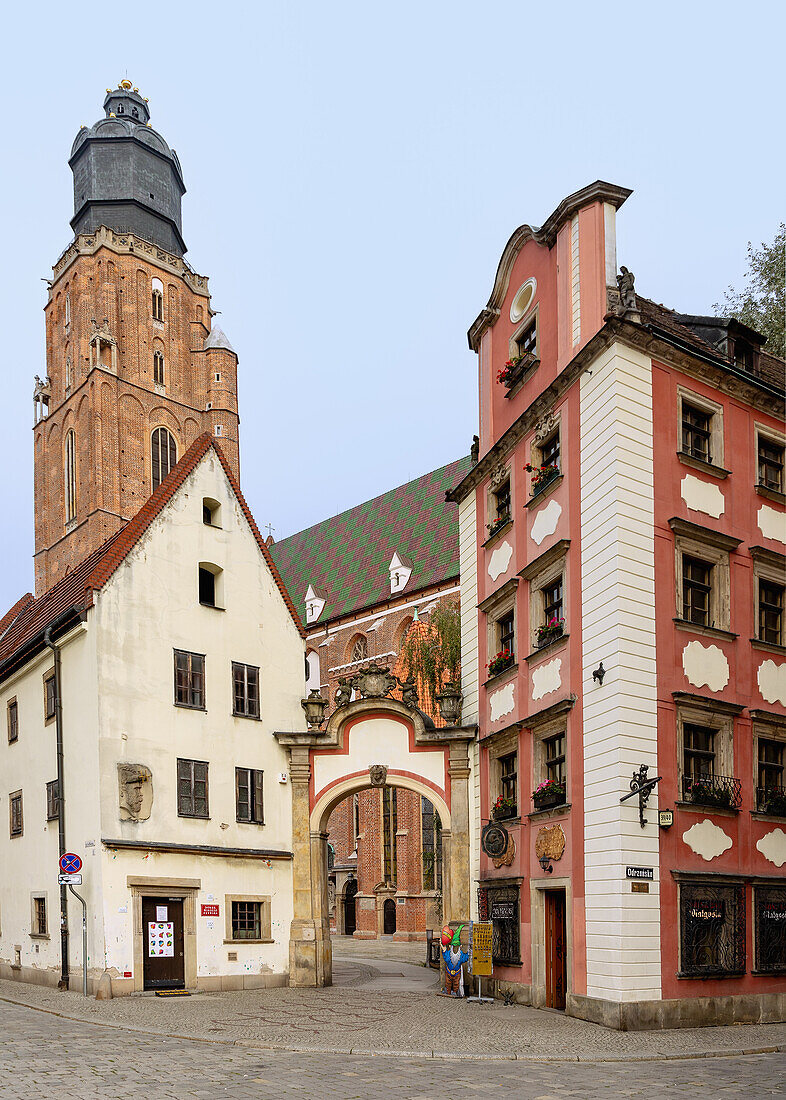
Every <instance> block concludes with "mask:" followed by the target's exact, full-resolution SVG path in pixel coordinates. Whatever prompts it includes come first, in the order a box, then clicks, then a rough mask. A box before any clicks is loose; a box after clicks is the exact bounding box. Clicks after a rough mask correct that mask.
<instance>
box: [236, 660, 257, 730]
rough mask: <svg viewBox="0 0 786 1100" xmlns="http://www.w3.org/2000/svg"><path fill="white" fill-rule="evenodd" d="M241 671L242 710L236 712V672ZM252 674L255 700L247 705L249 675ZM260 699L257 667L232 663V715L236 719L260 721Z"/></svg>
mask: <svg viewBox="0 0 786 1100" xmlns="http://www.w3.org/2000/svg"><path fill="white" fill-rule="evenodd" d="M241 669H242V672H243V678H242V686H243V709H242V710H238V706H237V703H238V685H239V680H238V672H239V671H240V670H241ZM250 672H253V673H254V680H255V692H256V698H255V700H253V701H252V702H251V704H250V703H249V690H248V685H249V673H250ZM259 704H260V698H259V666H258V665H245V664H243V663H242V662H241V661H233V662H232V714H233V715H234V716H235V717H236V718H251V719H253V720H254V721H257V722H258V721H259V720H260V705H259Z"/></svg>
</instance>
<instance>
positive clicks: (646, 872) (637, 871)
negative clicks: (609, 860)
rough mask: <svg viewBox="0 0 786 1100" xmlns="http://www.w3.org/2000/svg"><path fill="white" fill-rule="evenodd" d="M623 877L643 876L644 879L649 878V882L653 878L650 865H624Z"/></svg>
mask: <svg viewBox="0 0 786 1100" xmlns="http://www.w3.org/2000/svg"><path fill="white" fill-rule="evenodd" d="M625 877H626V878H645V879H649V880H650V882H652V879H653V874H652V868H651V867H626V868H625Z"/></svg>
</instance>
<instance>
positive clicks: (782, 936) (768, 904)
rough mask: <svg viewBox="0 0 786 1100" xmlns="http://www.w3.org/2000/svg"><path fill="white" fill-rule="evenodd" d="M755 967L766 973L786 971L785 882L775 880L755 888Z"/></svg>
mask: <svg viewBox="0 0 786 1100" xmlns="http://www.w3.org/2000/svg"><path fill="white" fill-rule="evenodd" d="M753 919H754V921H755V933H756V935H755V939H756V969H757V970H759V971H762V972H764V973H767V974H783V973H784V972H786V886H784V885H783V884H782V883H772V884H770V885H767V886H754V888H753Z"/></svg>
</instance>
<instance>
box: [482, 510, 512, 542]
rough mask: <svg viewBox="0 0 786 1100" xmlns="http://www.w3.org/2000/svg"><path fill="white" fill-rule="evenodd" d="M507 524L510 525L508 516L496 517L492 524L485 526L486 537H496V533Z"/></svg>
mask: <svg viewBox="0 0 786 1100" xmlns="http://www.w3.org/2000/svg"><path fill="white" fill-rule="evenodd" d="M508 523H510V516H509V515H502V516H497V518H496V519H495V520H494V521H493V522H492V523H487V524H486V530H487V531H488V537H489V538H492V537H493V536H494V535H496V533H497V531H501V530H502V528H503V527H505V526H506V525H507V524H508Z"/></svg>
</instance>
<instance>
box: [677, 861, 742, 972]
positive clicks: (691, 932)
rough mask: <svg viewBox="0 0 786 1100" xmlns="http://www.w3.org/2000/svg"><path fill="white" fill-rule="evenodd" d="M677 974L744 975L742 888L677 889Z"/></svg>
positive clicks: (696, 886)
mask: <svg viewBox="0 0 786 1100" xmlns="http://www.w3.org/2000/svg"><path fill="white" fill-rule="evenodd" d="M680 973H681V974H682V975H685V976H687V975H697V976H702V977H704V976H706V977H710V976H712V975H713V974H718V975H720V974H744V973H745V886H744V885H743V884H742V883H740V884H739V885H729V886H721V885H719V886H711V885H705V884H704V883H695V884H694V883H682V884H681V885H680Z"/></svg>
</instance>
